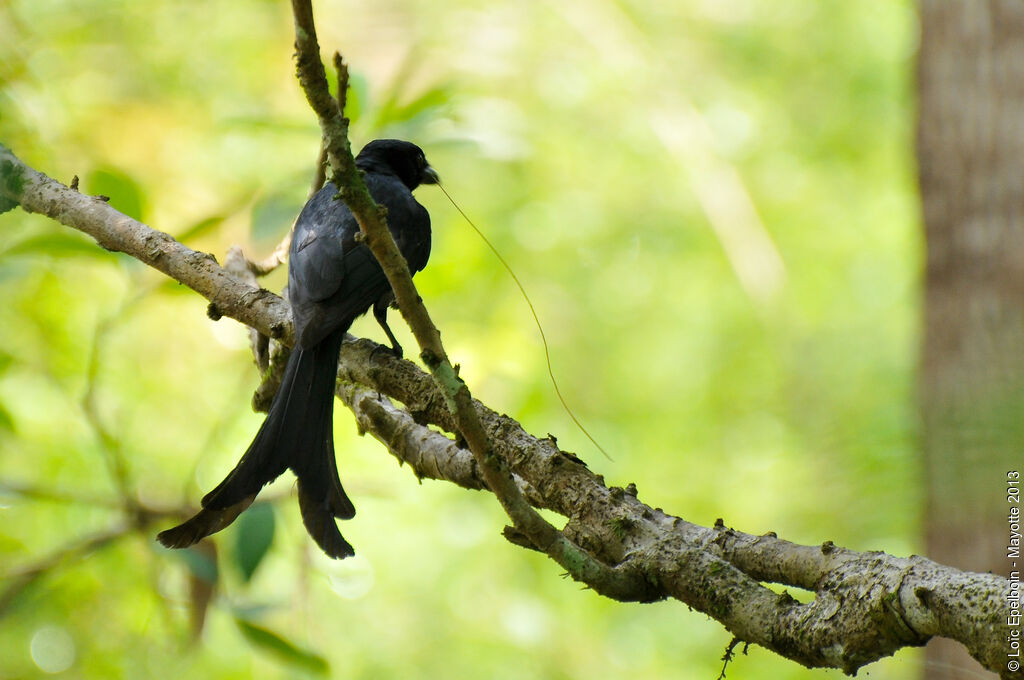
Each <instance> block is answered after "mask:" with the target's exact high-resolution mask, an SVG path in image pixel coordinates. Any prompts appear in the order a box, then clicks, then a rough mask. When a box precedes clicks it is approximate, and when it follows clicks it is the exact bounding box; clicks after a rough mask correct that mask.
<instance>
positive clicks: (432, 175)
mask: <svg viewBox="0 0 1024 680" xmlns="http://www.w3.org/2000/svg"><path fill="white" fill-rule="evenodd" d="M440 183H441V176H440V175H438V174H437V170H434V169H433V168H432V167H430V166H429V165H428V166H427V167H425V168H423V174H422V175H421V176H420V184H440Z"/></svg>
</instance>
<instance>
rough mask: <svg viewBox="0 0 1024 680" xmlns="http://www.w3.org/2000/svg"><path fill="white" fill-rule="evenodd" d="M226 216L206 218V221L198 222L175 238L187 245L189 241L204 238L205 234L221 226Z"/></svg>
mask: <svg viewBox="0 0 1024 680" xmlns="http://www.w3.org/2000/svg"><path fill="white" fill-rule="evenodd" d="M225 219H226V215H214V216H212V217H207V218H206V219H202V220H199V221H198V222H196V223H195V224H193V225H192V226H190V227H189V228H188V229H186V230H185V231H183V232H181V233H180V234H178V235H177V236H176V238H177V239H178V240H179V241H181V242H182V243H187V242H188V241H189V240H191V239H194V238H199V237H200V236H205V235H206V234H208V233H210V232H211V231H214V230H215V229H217V227H219V226H220V225H221V224H223V223H224V220H225Z"/></svg>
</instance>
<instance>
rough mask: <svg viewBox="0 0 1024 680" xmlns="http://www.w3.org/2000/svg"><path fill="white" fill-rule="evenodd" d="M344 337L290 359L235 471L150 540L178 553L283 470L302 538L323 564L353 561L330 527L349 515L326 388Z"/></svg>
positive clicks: (230, 517) (338, 334) (339, 334)
mask: <svg viewBox="0 0 1024 680" xmlns="http://www.w3.org/2000/svg"><path fill="white" fill-rule="evenodd" d="M344 335H345V333H344V330H343V329H342V330H338V331H335V332H334V333H332V334H331V335H329V336H327V337H326V338H324V339H323V340H322V341H321V342H320V343H319V344H317V345H316V346H314V347H311V348H309V349H301V348H296V349H295V350H294V351H293V352H292V354H291V357H289V359H288V365H287V366H286V367H285V371H284V376H283V377H282V379H281V387H280V388H279V389H278V391H277V394H276V395H275V396H274V401H273V403H272V404H271V406H270V411H269V413H268V414H267V418H266V420H264V421H263V425H262V426H261V427H260V430H259V432H258V433H257V434H256V437H255V438H254V439H253V441H252V444H250V445H249V448H248V450H246V452H245V454H244V455H243V456H242V458H241V460H239V461H238V465H236V466H235V468H234V469H233V470H232V471H231V472H230V473H229V474H228V476H227V477H225V478H224V481H222V482H221V483H220V484H218V485H217V487H216V488H214V489H213V491H211V492H210V493H208V494H206V496H204V497H203V500H202V506H203V509H202V510H200V511H199V513H197V514H196V515H195V516H194V517H192V518H191V519H189V520H188V521H186V522H184V523H183V524H181V525H179V526H177V527H174V528H173V529H168V530H167V531H164V532H162V533H161V534H160V535H159V536H158V537H157V538H158V539H159V540H160V542H161V543H163V544H164V545H165V546H167V547H169V548H184V547H187V546H189V545H192V544H194V543H196V542H197V541H199V540H201V539H202V538H204V537H206V536H209V535H210V534H212V533H215V532H217V531H220V530H221V529H223V528H224V527H226V526H228V525H229V524H231V522H233V521H234V520H235V518H237V517H238V515H239V514H240V513H241V512H242V511H243V510H245V508H247V507H248V506H249V504H251V503H252V501H253V499H255V498H256V494H258V493H259V492H260V489H262V488H263V487H264V486H265V485H267V484H269V483H270V482H272V481H274V480H275V479H277V477H279V476H280V475H281V473H282V472H284V471H285V469H287V468H291V469H292V471H294V472H295V476H296V477H298V478H299V506H300V509H301V511H302V517H303V522H304V523H305V525H306V528H307V530H308V531H309V533H310V536H312V537H313V539H314V540H315V541H316V542H317V544H318V545H319V546H320V547H321V548H322V549H323V550H324V552H325V553H327V554H328V555H330V556H331V557H335V558H341V557H347V556H349V555H353V554H355V552H354V551H353V549H352V546H351V545H349V544H348V542H346V541H345V539H344V538H342V536H341V533H340V532H339V531H338V527H337V525H336V524H335V522H334V518H338V519H351V518H352V517H354V516H355V512H356V510H355V506H353V505H352V501H351V500H349V498H348V496H347V495H346V494H345V490H344V488H343V487H342V485H341V481H340V480H339V478H338V467H337V462H336V461H335V458H334V435H333V413H334V382H335V375H336V373H337V363H338V351H339V349H340V348H341V342H342V338H343V337H344Z"/></svg>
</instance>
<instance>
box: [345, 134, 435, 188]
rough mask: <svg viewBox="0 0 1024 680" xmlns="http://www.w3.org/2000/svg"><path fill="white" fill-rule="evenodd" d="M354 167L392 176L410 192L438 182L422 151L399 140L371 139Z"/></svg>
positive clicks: (360, 153)
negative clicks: (423, 185) (421, 186)
mask: <svg viewBox="0 0 1024 680" xmlns="http://www.w3.org/2000/svg"><path fill="white" fill-rule="evenodd" d="M356 166H357V167H358V168H359V169H361V170H365V171H366V172H379V173H384V174H390V175H395V176H396V177H398V179H400V180H402V183H403V184H405V186H407V187H409V190H410V191H411V190H412V189H415V188H416V187H418V186H419V185H421V184H437V183H438V182H440V181H441V178H440V177H439V176H438V174H437V172H436V171H435V170H434V169H433V168H432V167H430V163H427V157H426V156H425V155H423V149H421V148H420V147H418V146H416V145H415V144H413V143H412V142H405V141H402V140H400V139H375V140H373V141H372V142H370V143H369V144H367V145H366V146H364V147H363V149H362V151H360V152H359V155H358V156H356Z"/></svg>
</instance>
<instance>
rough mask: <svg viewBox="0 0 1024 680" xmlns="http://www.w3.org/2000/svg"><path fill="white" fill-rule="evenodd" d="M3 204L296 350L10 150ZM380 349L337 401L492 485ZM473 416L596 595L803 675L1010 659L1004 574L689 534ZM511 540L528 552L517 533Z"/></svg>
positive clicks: (197, 262) (2, 151) (265, 301)
mask: <svg viewBox="0 0 1024 680" xmlns="http://www.w3.org/2000/svg"><path fill="white" fill-rule="evenodd" d="M0 196H5V197H7V198H10V199H13V200H15V201H17V202H18V203H19V204H20V205H21V206H22V208H24V209H25V210H27V211H29V212H39V213H43V214H45V215H48V216H50V217H53V218H54V219H57V220H58V221H61V222H62V223H64V224H67V225H68V226H72V227H75V228H78V229H81V230H82V231H84V232H86V233H88V234H90V235H92V236H93V237H94V238H96V240H97V241H98V242H99V243H100V244H101V245H102V246H103V247H105V248H108V249H113V250H121V251H123V252H125V253H128V254H129V255H131V256H133V257H136V258H138V259H140V260H141V261H143V262H146V263H148V264H151V265H152V266H154V267H156V268H158V269H160V271H163V272H165V273H167V274H168V275H170V276H173V277H174V278H175V279H177V280H178V281H180V282H182V283H184V284H185V285H188V286H190V287H192V288H193V289H194V290H196V291H197V292H199V293H200V294H202V295H204V296H205V297H207V299H209V300H211V302H213V303H214V304H216V306H217V309H218V310H219V311H220V312H221V313H222V314H224V315H225V316H232V317H234V318H237V319H239V320H241V321H243V322H244V323H246V324H249V325H251V326H253V327H255V328H256V329H258V330H259V331H261V332H263V333H266V334H274V335H277V336H278V337H280V338H282V340H283V341H284V342H286V343H287V342H290V337H291V330H290V324H289V323H288V309H287V305H286V303H284V302H283V301H282V300H280V298H278V297H277V296H275V295H274V294H272V293H269V292H267V291H261V290H259V289H257V288H254V287H252V286H249V285H247V284H245V283H243V282H241V281H240V280H239V279H237V278H236V277H234V276H233V275H231V274H230V273H228V272H226V271H224V270H222V269H221V268H220V267H219V266H218V265H217V264H216V262H214V260H213V258H212V257H210V256H207V255H203V254H201V253H196V252H195V251H192V250H190V249H188V248H187V247H185V246H183V245H181V244H179V243H177V242H176V241H174V239H173V238H171V237H170V236H168V235H166V234H162V233H160V232H157V231H155V230H153V229H151V228H150V227H147V226H146V225H144V224H142V223H140V222H137V221H135V220H132V219H130V218H128V217H125V216H124V215H122V214H120V213H118V212H117V211H116V210H114V209H113V208H112V207H111V206H109V205H107V204H106V203H105V202H103V201H100V200H98V199H95V198H92V197H89V196H84V195H82V194H79V193H78V192H76V191H74V190H71V189H69V188H68V187H65V186H63V185H61V184H60V183H58V182H55V181H54V180H52V179H50V178H48V177H46V176H44V175H42V174H40V173H37V172H36V171H35V170H32V169H31V168H29V167H27V166H25V165H24V164H23V163H21V161H19V160H18V159H17V158H16V157H15V156H14V155H13V154H12V153H10V151H9V150H7V149H6V148H3V147H0ZM374 346H375V345H374V344H373V343H370V342H368V341H365V340H364V341H359V342H351V343H346V344H345V346H344V347H343V349H342V352H341V357H340V360H339V362H340V363H339V377H340V378H341V382H342V385H341V387H340V388H339V391H340V392H341V394H342V397H343V398H344V399H345V401H346V403H349V404H350V405H351V406H352V408H353V410H354V412H355V414H356V417H357V419H358V422H359V423H360V426H361V427H362V428H363V429H364V430H365V431H367V432H370V433H371V434H373V435H374V436H376V437H378V438H379V439H381V440H382V441H384V442H385V443H386V444H387V446H388V448H389V450H390V451H391V452H392V453H393V454H394V455H395V456H397V457H399V459H400V460H402V461H404V462H407V463H409V464H410V466H411V467H412V468H413V470H414V471H415V473H416V474H417V475H418V476H420V477H431V478H438V479H444V480H447V481H451V482H454V483H457V484H460V485H462V486H464V487H467V488H471V489H481V488H484V487H486V486H487V485H486V482H485V480H484V477H483V475H482V474H481V471H480V469H479V462H478V461H477V459H476V458H474V457H473V456H472V455H471V454H470V452H468V451H466V450H465V449H463V448H460V446H459V445H458V444H457V443H456V442H455V441H454V440H452V439H450V438H449V437H447V436H445V435H443V434H441V433H438V432H436V431H434V430H431V429H430V428H428V427H426V425H427V424H433V425H436V426H438V427H440V428H441V429H443V430H445V431H447V432H454V431H455V430H456V427H455V422H454V419H453V416H452V414H451V412H450V411H449V410H448V407H447V402H446V400H445V399H444V398H443V397H442V396H441V394H440V392H439V390H438V389H437V387H436V385H435V383H434V381H433V380H432V379H431V377H430V376H429V375H427V374H426V373H424V372H423V371H422V370H420V369H419V368H418V367H417V366H416V365H415V364H413V363H411V362H408V361H402V360H398V359H395V358H393V357H389V356H386V355H384V354H383V353H377V354H376V355H375V356H371V353H372V349H373V347H374ZM378 393H380V395H382V396H380V397H378ZM392 400H394V402H392ZM396 402H397V403H399V404H401V405H403V407H401V408H400V407H399V406H397V405H396ZM472 407H473V408H474V409H475V411H476V415H477V417H478V418H479V420H480V422H481V424H482V427H483V429H484V431H485V434H486V436H487V438H488V440H489V441H490V443H491V447H492V450H493V453H494V455H496V456H498V457H500V458H501V459H502V461H503V463H504V465H506V466H507V468H508V469H509V470H510V471H511V472H512V474H513V475H514V477H513V480H514V482H515V484H516V486H517V491H519V492H522V494H523V495H524V496H525V498H526V499H527V500H528V501H529V503H530V504H531V505H532V506H534V507H538V508H548V509H551V510H553V511H555V512H557V513H559V514H561V515H563V516H564V517H566V518H567V523H566V526H565V528H564V529H563V533H564V535H565V536H566V537H567V538H568V539H569V540H570V541H572V543H573V544H575V545H577V546H580V547H582V548H583V549H585V550H586V551H587V552H588V553H589V555H591V556H593V558H595V559H596V560H597V561H599V562H600V564H601V565H602V566H603V568H605V569H612V570H615V572H616V573H617V574H618V575H620V576H621V578H620V580H618V581H617V582H616V583H615V584H614V585H615V588H614V589H613V590H609V589H607V588H604V587H603V586H602V583H603V582H600V581H598V582H595V581H590V580H588V578H589V577H590V576H591V572H589V571H587V570H586V569H580V570H579V571H578V572H577V575H578V576H579V577H580V578H581V580H583V582H584V583H587V584H588V585H590V586H591V587H594V588H595V590H597V591H598V592H602V593H603V594H606V595H608V596H611V597H614V598H615V599H618V600H624V601H629V600H632V601H642V602H648V601H653V600H659V599H664V598H674V599H676V600H678V601H679V602H681V603H683V604H685V605H687V606H689V607H692V608H694V609H697V610H699V611H701V612H704V613H706V614H707V615H709V616H711V617H713V618H715V619H716V620H718V621H719V622H721V623H722V625H724V626H725V627H726V628H727V629H728V630H729V631H731V632H732V633H733V634H734V635H735V636H736V638H737V639H739V640H741V641H744V642H749V643H753V644H759V645H762V646H763V647H765V648H767V649H771V650H773V651H775V652H777V653H778V654H780V655H782V656H785V657H787V658H789V659H792V660H794V661H796V662H798V663H801V664H803V665H805V666H808V667H832V668H840V669H842V670H844V671H846V672H848V673H853V672H854V671H856V670H857V669H858V668H859V667H861V666H863V665H864V664H867V663H870V662H871V661H874V660H877V659H879V658H881V657H884V656H888V655H890V654H892V653H894V652H895V651H896V650H898V649H900V648H902V647H906V646H914V645H921V644H924V642H926V641H927V640H928V639H929V638H930V637H932V636H944V637H950V638H952V639H956V640H958V641H959V642H961V643H962V644H964V645H966V646H967V647H968V649H970V650H971V653H972V654H973V655H974V656H975V657H976V658H977V659H979V660H980V661H981V662H982V664H983V665H985V666H986V667H987V668H990V669H997V668H999V667H1000V663H1002V662H1003V661H1004V660H1005V656H1004V655H1005V650H1004V648H1003V643H1002V640H1001V639H999V638H998V636H996V635H995V634H994V631H996V630H997V628H998V626H1001V625H1003V624H1002V622H1003V621H1004V620H1005V618H1006V613H1007V607H1006V602H1005V600H1004V599H1003V595H1004V592H1005V590H1006V588H1007V585H1008V584H1007V580H1006V579H1003V578H1001V577H998V576H995V575H992V574H979V573H970V572H965V571H959V570H957V569H953V568H950V567H944V566H942V565H939V564H936V563H934V562H932V561H930V560H927V559H925V558H922V557H916V556H914V557H909V558H899V557H893V556H890V555H886V554H883V553H874V552H872V553H857V552H853V551H849V550H846V549H843V548H840V547H837V546H834V545H833V544H832V543H831V542H829V541H826V542H824V543H823V544H822V545H820V546H801V545H796V544H793V543H790V542H788V541H784V540H781V539H779V538H777V537H776V536H775V535H773V534H772V535H766V536H751V535H749V534H744V533H742V532H738V531H735V530H733V529H730V528H727V527H725V526H724V524H721V523H719V524H717V525H716V526H714V527H701V526H697V525H694V524H691V523H689V522H686V521H684V520H683V519H681V518H679V517H675V516H672V515H670V514H668V513H665V512H664V511H662V510H661V509H657V508H650V507H648V506H647V505H645V504H643V503H642V502H641V501H640V500H639V499H638V498H637V492H636V488H635V487H634V486H633V485H627V486H626V488H620V487H614V486H613V487H607V486H606V485H605V483H604V479H603V478H602V477H601V476H600V475H598V474H595V473H594V472H593V471H591V470H590V469H589V468H588V467H587V466H586V465H585V464H584V463H583V462H582V461H580V460H579V459H578V458H577V457H576V456H574V455H573V454H571V453H569V452H565V451H561V450H560V449H559V448H558V447H557V445H556V443H555V442H554V441H553V440H552V439H551V438H544V439H539V438H535V437H533V436H532V435H530V434H529V433H527V432H526V431H525V430H523V428H522V427H521V426H520V425H519V423H517V422H516V421H515V420H513V419H511V418H509V417H507V416H502V415H498V414H497V413H495V412H494V411H492V410H490V409H488V408H487V407H486V406H484V405H483V404H481V403H480V402H478V401H476V400H473V401H472ZM506 535H507V536H508V537H509V538H510V540H512V541H513V542H515V543H519V544H522V543H523V541H521V540H519V539H520V538H522V537H521V536H520V535H518V534H517V533H516V532H514V531H513V532H506ZM599 576H600V574H599ZM766 583H774V584H779V585H781V586H784V587H790V588H799V589H804V590H808V591H812V592H813V593H814V599H813V600H812V601H811V602H808V603H805V604H802V603H800V602H797V601H796V600H795V599H793V598H792V597H790V596H789V595H788V594H787V593H785V592H783V593H781V594H780V593H779V592H777V591H775V590H772V589H770V588H768V587H767V586H766V585H765V584H766Z"/></svg>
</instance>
